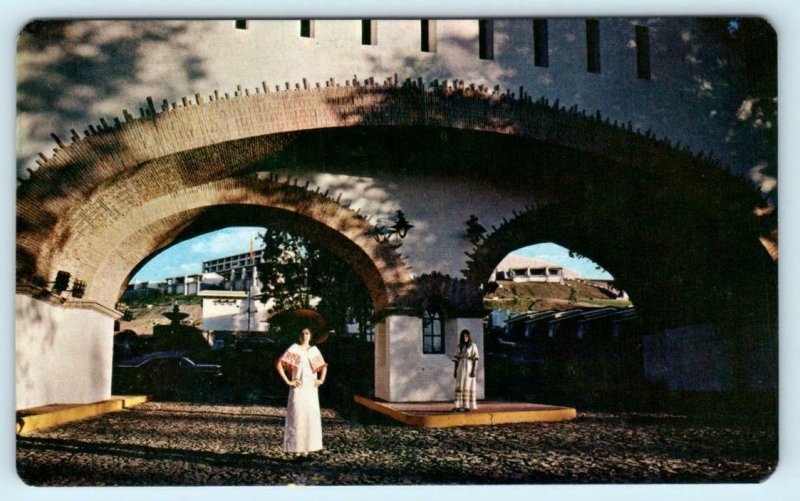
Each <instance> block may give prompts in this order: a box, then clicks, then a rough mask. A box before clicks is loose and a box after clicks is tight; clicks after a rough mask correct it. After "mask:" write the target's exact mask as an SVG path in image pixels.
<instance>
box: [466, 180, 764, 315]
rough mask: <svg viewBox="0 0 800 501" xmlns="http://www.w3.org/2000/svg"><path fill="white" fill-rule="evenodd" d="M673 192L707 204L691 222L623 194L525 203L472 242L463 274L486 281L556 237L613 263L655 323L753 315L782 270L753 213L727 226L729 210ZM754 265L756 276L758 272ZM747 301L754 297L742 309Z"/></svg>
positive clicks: (620, 282)
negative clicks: (611, 201)
mask: <svg viewBox="0 0 800 501" xmlns="http://www.w3.org/2000/svg"><path fill="white" fill-rule="evenodd" d="M616 195H618V194H616ZM616 195H615V196H616ZM677 198H678V200H677V202H675V210H678V209H679V208H683V209H684V210H686V211H701V213H700V214H697V216H698V217H700V222H699V223H698V224H687V223H686V220H684V219H682V217H681V216H682V214H677V215H676V216H675V217H667V218H659V219H655V218H654V217H653V215H652V213H650V211H648V210H647V209H648V207H647V205H648V203H647V202H643V201H642V200H640V199H627V200H626V199H625V197H624V196H622V197H619V198H617V200H618V203H617V204H615V205H614V206H606V205H604V204H603V203H602V202H601V201H595V202H592V201H587V200H585V199H583V200H573V201H560V202H558V203H551V204H545V205H541V206H539V207H533V208H532V207H528V208H525V209H524V210H523V211H521V212H518V213H516V214H515V215H514V217H512V218H511V219H510V220H506V221H505V222H504V223H503V224H501V225H500V226H499V227H493V228H492V231H491V233H489V234H488V235H486V236H485V237H484V238H483V239H482V240H481V241H480V242H479V243H478V244H477V245H476V246H475V248H474V249H473V251H472V252H470V253H469V261H468V264H467V269H465V270H464V275H465V277H466V279H467V281H468V282H470V283H471V284H473V286H474V287H481V286H482V285H483V284H486V282H487V281H488V280H489V277H490V275H491V273H492V271H493V270H494V268H495V266H496V265H497V263H499V262H500V261H501V260H502V259H503V258H504V257H505V256H506V255H507V254H508V253H510V252H512V251H514V250H516V249H519V248H521V247H525V246H528V245H532V244H535V243H542V242H554V243H557V244H559V245H562V246H563V247H566V248H569V249H570V250H572V251H575V252H578V253H579V254H581V255H584V256H585V257H587V258H589V259H591V260H592V261H594V262H596V263H598V264H600V265H602V266H603V267H604V268H605V269H607V270H608V271H610V272H611V273H612V274H613V276H614V277H615V283H616V284H617V286H618V288H620V289H623V290H625V291H626V292H628V293H629V295H630V297H631V299H632V300H633V301H634V303H635V305H636V307H637V311H639V312H640V313H641V316H642V317H644V318H646V319H647V321H648V323H649V325H650V326H651V327H653V328H655V329H660V328H665V327H671V326H679V325H691V324H692V323H698V322H700V323H703V322H707V321H718V322H720V324H721V325H730V324H731V323H736V322H741V321H744V320H745V319H747V320H748V321H750V322H753V321H757V318H756V317H757V316H758V315H759V314H762V315H763V314H764V312H765V311H769V310H770V309H771V308H772V307H774V306H775V305H774V304H772V302H771V301H770V300H769V299H768V298H771V297H772V295H773V294H774V292H772V293H769V292H768V291H770V290H771V289H770V286H774V285H775V283H774V282H772V281H771V280H776V279H777V276H776V274H775V263H774V262H773V261H772V260H771V259H770V257H769V255H768V254H767V252H765V250H764V248H763V247H762V246H761V244H760V242H759V241H758V240H757V239H756V238H755V237H754V234H755V233H756V232H757V230H756V228H754V226H755V225H754V222H753V221H750V224H747V222H746V220H745V221H737V223H738V225H739V226H738V227H736V229H735V230H731V229H730V228H729V227H728V225H729V224H732V221H730V220H729V219H730V218H731V215H730V214H727V213H725V212H722V213H719V212H718V211H717V208H708V207H703V205H704V204H705V202H706V201H704V200H695V201H694V202H693V203H691V205H690V206H689V207H683V205H682V204H684V203H689V202H688V199H686V198H684V197H677ZM667 212H669V211H667ZM753 220H755V218H753ZM723 228H725V229H724V230H723ZM731 246H734V247H735V251H734V250H732V249H731ZM754 270H759V271H757V272H755V271H754ZM754 272H755V273H757V274H758V276H759V277H760V278H759V279H757V280H753V273H754ZM764 272H766V273H765V274H763V275H762V273H764ZM770 277H771V279H770ZM765 278H766V280H764V279H765ZM747 303H750V304H753V306H754V307H753V308H752V309H748V308H745V310H744V311H743V310H742V308H741V305H742V304H747ZM737 305H738V308H737ZM756 305H758V306H756ZM765 306H766V309H765ZM748 317H749V318H748Z"/></svg>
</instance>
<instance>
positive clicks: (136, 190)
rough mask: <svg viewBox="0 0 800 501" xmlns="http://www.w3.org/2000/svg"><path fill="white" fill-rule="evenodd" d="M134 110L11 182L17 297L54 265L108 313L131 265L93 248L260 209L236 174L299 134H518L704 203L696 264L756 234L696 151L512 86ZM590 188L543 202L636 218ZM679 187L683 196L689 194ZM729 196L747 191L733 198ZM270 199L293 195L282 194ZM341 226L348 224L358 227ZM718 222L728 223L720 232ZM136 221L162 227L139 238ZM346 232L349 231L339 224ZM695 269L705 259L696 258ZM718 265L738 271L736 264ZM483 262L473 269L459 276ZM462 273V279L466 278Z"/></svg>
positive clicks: (723, 181) (293, 93)
mask: <svg viewBox="0 0 800 501" xmlns="http://www.w3.org/2000/svg"><path fill="white" fill-rule="evenodd" d="M139 114H140V117H139V118H134V117H133V116H132V115H131V114H130V113H128V112H127V111H124V112H123V119H122V120H118V119H115V120H113V122H114V123H113V124H109V123H107V122H106V121H105V120H101V122H100V124H99V125H97V126H95V125H90V126H89V127H88V129H87V130H85V131H84V135H83V136H81V135H80V134H79V133H78V132H77V131H75V130H73V131H72V143H71V144H66V143H64V142H63V141H62V140H61V139H60V138H58V137H56V136H54V139H55V140H56V142H57V144H58V147H57V148H56V149H55V150H54V154H53V155H52V156H51V157H49V158H48V157H47V156H45V155H41V159H40V161H39V165H40V167H39V169H37V170H35V171H31V176H30V178H28V179H25V180H21V181H20V185H19V186H18V190H17V195H18V204H17V285H18V290H22V289H25V287H26V285H27V284H28V283H29V282H30V280H31V279H32V277H35V276H42V277H46V278H47V279H52V278H53V277H54V276H55V272H56V270H59V269H67V270H70V271H71V273H73V275H75V276H81V277H84V276H85V277H87V280H88V282H89V283H88V289H87V297H90V298H91V297H94V298H96V300H98V301H100V302H101V304H104V305H105V306H109V307H110V306H111V305H112V304H113V300H114V299H115V297H114V296H115V295H116V294H118V290H119V286H120V281H122V280H124V278H125V276H127V274H128V273H129V271H130V270H131V269H133V267H134V266H136V263H134V262H132V261H131V260H129V259H127V258H126V259H122V258H118V257H115V256H113V255H110V254H103V255H102V256H98V252H99V251H98V250H97V249H99V248H102V247H103V246H104V245H108V243H109V242H112V243H114V244H112V245H116V242H126V241H127V240H126V239H128V238H132V237H131V235H134V234H135V235H137V237H136V238H137V241H144V240H149V241H150V242H151V243H150V247H149V250H143V251H142V252H141V253H140V254H139V259H143V258H145V257H146V256H148V255H150V253H151V252H152V251H153V250H155V249H158V248H162V247H164V246H165V245H166V244H167V243H168V242H169V238H168V237H167V235H169V234H171V232H173V234H174V232H175V231H177V230H179V229H180V228H182V226H183V225H186V224H189V223H190V222H191V221H192V220H193V219H192V218H193V217H194V212H193V211H199V210H202V209H203V208H204V207H209V206H213V205H230V204H239V203H244V204H255V205H260V204H261V205H265V206H268V207H271V205H270V203H272V202H271V201H269V200H261V201H257V199H259V197H260V196H265V197H267V198H268V195H265V193H266V192H261V193H260V192H258V190H253V189H251V188H250V187H247V186H243V185H242V182H241V179H240V178H238V177H237V176H240V175H242V174H243V173H245V172H250V171H252V170H254V169H253V167H254V165H256V164H258V163H259V162H263V161H264V160H265V159H269V158H271V157H273V156H275V155H279V154H280V153H281V152H282V151H284V150H286V149H287V148H288V147H290V146H291V144H292V141H293V139H294V136H293V135H294V134H297V133H300V132H302V131H311V130H325V129H347V128H357V127H362V128H363V127H387V126H390V127H406V128H408V127H414V128H420V129H426V128H430V129H431V130H433V129H442V128H450V129H459V130H468V131H473V132H476V133H489V134H494V135H496V136H505V137H518V138H522V139H525V140H532V142H531V144H533V145H535V144H549V145H557V146H559V147H563V148H566V149H569V150H571V151H575V152H578V153H579V154H580V155H584V156H586V157H590V158H593V159H595V161H597V162H605V163H607V164H609V165H611V164H613V165H617V166H622V168H617V172H624V175H626V176H629V177H632V178H636V177H641V178H642V180H638V179H637V180H636V182H635V183H634V184H635V187H636V188H637V189H640V190H643V191H641V192H640V195H641V193H644V194H645V196H644V197H645V198H647V199H649V200H652V201H654V203H665V204H667V205H669V206H673V207H675V208H677V209H679V208H680V207H681V206H682V204H683V203H684V202H685V201H687V200H695V198H694V197H698V198H696V200H705V201H707V202H708V203H707V204H706V205H707V206H708V207H710V208H711V209H713V210H705V209H703V210H705V212H704V213H703V215H704V217H706V219H704V218H702V217H701V218H694V219H695V220H697V221H701V223H700V224H704V223H705V222H708V220H709V218H710V220H711V221H712V223H713V225H714V227H717V223H719V225H723V224H728V225H729V226H727V227H735V228H737V230H736V235H730V234H723V232H722V231H717V232H716V233H715V236H716V237H722V238H721V239H720V238H716V239H714V238H712V239H710V240H709V241H708V243H704V244H703V247H702V249H700V251H699V254H702V255H703V256H706V257H708V256H710V255H711V254H709V252H711V251H713V249H716V248H718V247H717V246H716V244H713V242H714V241H719V242H721V243H720V245H722V246H723V247H724V246H729V245H731V244H732V242H734V243H735V242H739V241H740V237H741V236H742V235H749V236H750V237H751V238H752V237H753V232H754V231H755V233H758V228H755V230H754V228H753V225H754V224H755V223H753V222H752V221H751V222H747V221H745V223H744V224H742V222H741V220H745V219H746V218H747V217H748V216H747V215H748V213H750V214H752V208H753V207H754V206H756V205H757V204H758V201H759V200H758V196H757V195H756V194H755V192H754V191H753V190H752V189H751V187H750V186H745V182H744V181H742V180H734V179H733V176H730V175H728V174H727V173H725V172H724V171H723V170H722V169H720V168H719V165H718V164H716V163H715V162H714V161H713V160H712V159H710V158H706V156H705V155H704V154H702V153H700V154H693V153H691V152H689V151H688V150H686V149H681V148H680V145H672V144H670V142H669V141H668V140H666V139H658V138H655V137H653V136H652V134H651V133H650V132H649V131H645V132H643V133H642V132H641V131H634V130H632V127H631V126H630V124H627V125H621V124H617V123H613V124H612V123H609V122H608V121H607V120H604V119H603V117H602V116H601V115H600V113H599V112H598V113H596V114H594V115H590V114H586V113H585V112H582V111H579V110H577V109H575V108H571V109H565V108H563V107H559V106H558V103H553V104H550V103H548V102H547V101H545V100H543V99H540V100H538V101H534V100H533V99H531V97H530V96H528V95H527V94H526V93H525V92H524V90H523V89H520V93H519V94H518V95H517V96H512V95H510V94H500V93H498V92H496V91H490V90H489V89H487V88H485V87H474V86H465V85H464V84H463V82H456V83H454V84H453V85H448V83H447V82H443V83H441V84H440V83H439V82H432V83H431V84H430V86H429V88H428V89H425V88H424V86H423V82H422V81H421V80H417V81H412V80H408V81H406V82H405V83H403V84H402V85H400V84H398V82H396V81H392V80H388V81H385V82H384V83H383V84H377V83H375V82H374V81H373V80H372V79H368V80H366V81H364V82H363V83H362V82H359V81H358V80H355V79H354V80H353V81H352V82H346V85H345V86H338V85H336V84H335V83H334V82H326V84H325V86H322V85H317V86H314V87H311V86H309V85H307V83H306V82H304V83H303V85H302V86H301V85H297V86H296V88H295V89H294V90H290V89H289V86H288V85H287V89H286V90H284V91H280V92H273V91H271V89H269V88H268V86H267V85H266V84H263V85H262V87H260V88H257V89H253V91H251V90H250V89H244V90H243V89H241V88H239V89H238V90H237V91H236V92H235V93H234V95H232V96H229V95H228V94H225V95H224V96H221V95H220V94H219V93H217V92H215V94H214V95H212V96H210V97H209V99H208V100H206V99H204V98H203V97H202V96H200V95H196V96H194V98H193V99H189V98H183V99H182V100H180V101H178V102H173V103H169V102H167V101H166V100H165V101H164V102H163V103H162V105H161V107H160V110H157V109H156V106H155V104H154V102H153V100H152V99H150V98H148V106H147V108H144V109H141V110H140V113H139ZM534 148H535V146H534ZM531 149H533V148H531ZM576 172H577V171H576ZM573 174H575V172H573ZM592 179H596V178H592V176H591V175H586V174H585V173H583V172H581V173H580V174H579V175H577V176H576V177H575V178H573V179H572V181H573V182H576V183H579V184H580V190H577V191H579V192H581V193H583V194H584V197H583V198H582V201H583V203H582V204H578V203H577V202H574V201H572V202H570V201H569V197H570V196H571V194H567V193H558V194H556V195H555V198H556V199H557V200H558V202H559V203H558V204H557V205H555V207H561V208H562V209H563V210H565V211H577V212H578V213H579V214H580V213H581V211H589V212H592V211H598V210H599V211H601V212H603V211H606V212H605V214H607V215H608V217H609V218H608V220H609V221H616V220H618V218H617V219H615V218H614V217H613V214H614V213H624V212H625V211H630V212H631V213H634V212H637V211H638V208H637V204H638V201H637V200H636V199H635V198H636V196H635V195H631V193H628V194H627V197H628V198H625V196H622V195H621V196H616V195H615V197H616V198H612V199H609V198H608V197H605V198H604V197H600V198H599V199H600V201H601V202H602V203H600V202H598V201H597V200H595V199H593V198H592V197H590V196H589V195H588V193H590V192H591V190H592V189H593V186H592V185H591V183H592ZM685 187H689V190H688V192H687V191H685ZM265 189H266V188H265ZM594 189H596V187H594ZM301 192H302V190H301ZM259 193H260V194H259ZM687 193H688V194H689V195H688V196H687ZM742 194H745V195H747V196H745V197H743V198H741V199H737V198H736V197H738V196H741V195H742ZM283 196H285V197H287V199H291V198H292V195H290V194H289V193H284V194H283ZM206 197H207V200H205V198H206ZM319 200H320V204H321V205H320V207H322V206H325V207H327V206H329V204H327V203H322V202H321V200H322V199H321V198H320V199H319ZM275 203H277V202H275ZM298 204H299V202H298ZM604 204H605V205H604ZM279 205H280V204H279ZM695 205H696V204H695ZM701 205H702V204H701ZM609 206H613V207H609ZM299 207H304V208H303V209H302V210H305V211H307V212H308V213H313V212H314V211H315V210H317V209H316V202H315V203H311V204H310V205H308V206H302V205H296V206H294V207H288V206H281V207H280V208H282V209H286V210H289V211H300V212H302V210H300V209H299ZM700 209H702V207H700ZM701 212H702V211H701ZM654 214H655V211H653V212H652V214H644V216H643V217H641V218H637V219H636V221H637V222H641V221H648V218H652V216H653V215H654ZM584 216H586V214H584ZM331 217H332V216H331ZM353 217H354V218H355V219H354V221H355V220H357V219H358V217H357V216H353ZM565 218H566V216H565V215H564V213H562V215H561V216H559V217H556V218H555V219H554V220H556V221H565V220H566V219H565ZM730 218H734V219H736V221H733V224H732V225H731V224H730V223H731V222H732V221H731V219H730ZM312 219H314V217H312ZM594 219H595V218H593V217H585V218H584V219H583V220H581V221H575V225H576V227H583V228H584V229H585V231H586V232H588V233H586V234H588V235H591V234H592V227H587V226H586V225H585V224H583V225H581V224H580V223H581V222H585V221H591V220H594ZM750 219H753V218H752V216H750ZM314 220H317V221H319V222H321V223H323V224H326V225H327V226H328V227H330V228H337V226H336V225H337V224H338V223H336V222H331V221H328V220H326V219H325V218H324V217H321V218H320V219H314ZM326 221H327V222H326ZM651 222H652V221H651ZM657 222H660V221H657ZM148 225H150V226H149V227H150V228H158V227H160V226H163V228H164V229H163V230H161V229H159V230H158V231H155V230H154V229H151V230H149V231H148V230H147V229H146V228H147V227H148ZM356 227H359V225H353V226H352V228H356ZM367 227H368V223H367V222H366V221H364V222H362V223H360V230H365V228H367ZM719 227H720V228H722V226H719ZM638 228H639V229H640V230H644V231H640V232H639V233H634V232H626V233H625V235H626V236H625V238H624V241H625V242H627V244H628V245H629V246H630V247H631V248H632V249H643V253H644V254H647V255H654V256H655V255H658V253H659V251H661V250H662V249H664V248H665V247H664V245H663V244H664V242H663V241H650V239H649V237H648V232H647V231H646V229H644V228H642V227H641V226H638ZM665 228H668V229H670V230H669V231H672V230H681V225H680V224H679V223H675V224H672V223H670V224H668V225H666V226H665ZM345 229H347V228H338V229H337V231H340V232H343V231H345ZM695 230H697V228H695ZM348 231H349V230H348ZM354 231H355V230H354ZM137 232H139V233H137ZM662 233H664V235H665V237H664V238H667V239H668V238H669V236H668V235H669V234H668V232H662ZM677 234H680V235H682V237H680V238H681V239H682V240H681V241H683V242H689V241H692V240H693V239H695V235H694V233H682V232H681V231H679V232H678V233H677ZM362 237H363V235H362ZM362 237H358V238H357V237H356V236H355V234H354V235H351V236H349V237H348V239H349V240H350V241H353V242H357V244H356V245H357V246H358V247H360V248H361V249H363V250H364V252H365V253H366V254H367V255H370V256H371V257H374V258H375V259H378V254H379V253H378V252H377V251H376V250H375V249H372V248H371V247H370V245H372V244H370V243H369V242H367V240H369V239H366V238H362ZM712 244H713V245H712ZM582 247H584V246H583V245H579V246H576V247H575V248H576V249H580V248H582ZM625 250H626V249H621V248H617V249H616V252H617V253H616V254H615V256H616V258H615V257H614V256H612V257H610V258H609V259H610V260H609V259H606V260H602V262H604V263H606V264H608V265H609V266H612V267H613V265H612V262H613V260H614V259H618V260H621V261H624V259H625V258H624V257H623V256H625ZM628 250H630V249H628ZM481 252H482V251H481ZM675 252H678V251H675ZM589 254H591V252H589V253H587V255H589ZM488 255H491V256H494V254H493V253H491V252H490V253H489V254H488ZM673 255H674V252H673ZM749 255H750V254H748V256H749ZM98 257H100V259H98ZM384 259H386V258H385V257H384ZM492 259H494V257H492ZM704 259H705V258H704ZM120 260H121V261H120ZM116 261H118V262H117V264H120V265H122V263H123V262H124V263H125V264H124V265H123V268H125V270H124V272H123V271H119V272H117V274H122V275H120V276H118V277H116V274H113V273H111V274H110V275H114V276H115V277H116V278H115V280H116V283H105V282H106V281H107V280H110V279H106V278H103V277H102V276H101V275H98V274H97V271H98V269H99V268H100V267H101V266H102V267H103V269H104V270H107V269H110V266H111V264H110V263H112V262H116ZM389 261H391V263H389ZM389 261H386V262H385V264H377V265H376V266H377V267H379V268H380V267H381V266H388V268H386V269H383V270H382V271H381V273H383V274H384V280H383V282H384V284H385V285H386V286H387V287H389V288H391V287H395V286H394V285H391V284H392V282H393V280H397V281H398V285H397V286H396V287H395V288H402V287H405V284H406V282H407V281H408V279H407V276H406V271H405V268H404V265H402V264H401V263H400V260H399V259H395V260H393V261H392V260H389ZM696 262H697V263H698V264H705V262H704V261H703V259H700V260H697V261H696ZM98 263H100V264H98ZM712 264H713V263H712ZM728 264H729V265H731V266H734V267H735V266H740V265H741V263H740V262H731V263H728ZM392 266H394V267H395V268H393V269H392ZM485 266H486V264H481V265H474V266H471V269H473V268H474V269H478V268H481V267H485ZM623 267H624V266H623ZM717 268H718V267H714V269H717ZM615 271H616V272H617V273H619V272H620V270H615ZM623 273H624V272H623ZM468 275H470V276H471V277H472V278H474V277H475V273H474V270H473V271H472V272H469V273H468ZM362 276H363V275H362ZM390 277H394V278H390ZM652 278H653V279H655V280H657V281H661V282H664V283H668V282H669V280H670V278H669V277H665V276H659V275H658V274H654V276H653V277H652ZM112 282H113V281H112ZM667 288H669V287H667ZM378 296H380V294H378V292H377V291H373V297H376V298H377V297H378ZM386 297H387V298H388V299H387V301H388V302H389V303H391V302H392V300H391V298H392V297H393V296H392V293H387V296H386Z"/></svg>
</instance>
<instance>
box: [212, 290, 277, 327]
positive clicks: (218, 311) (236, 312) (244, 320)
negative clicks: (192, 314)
mask: <svg viewBox="0 0 800 501" xmlns="http://www.w3.org/2000/svg"><path fill="white" fill-rule="evenodd" d="M231 301H232V302H231ZM252 305H253V308H252V309H253V310H255V311H252V312H251V313H250V316H249V322H250V325H249V327H248V314H247V309H248V300H247V299H231V298H224V299H221V300H220V298H203V330H205V331H261V332H266V331H267V330H268V329H269V323H267V322H266V318H267V308H268V306H269V305H268V304H262V303H261V302H260V301H258V300H253V301H252Z"/></svg>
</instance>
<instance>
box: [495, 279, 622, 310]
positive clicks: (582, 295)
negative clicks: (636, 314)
mask: <svg viewBox="0 0 800 501" xmlns="http://www.w3.org/2000/svg"><path fill="white" fill-rule="evenodd" d="M498 284H499V287H498V288H497V290H496V291H495V292H493V293H492V294H487V295H486V297H485V298H484V304H485V305H486V307H487V308H490V309H502V310H509V311H516V312H522V311H529V310H534V311H544V310H569V309H573V308H598V307H602V306H620V307H624V306H629V305H630V304H631V303H630V301H620V300H616V299H615V298H614V296H613V295H612V294H611V293H609V292H608V291H605V290H603V289H601V288H599V287H596V286H594V285H591V284H587V283H584V282H579V281H576V280H566V281H565V284H564V285H560V284H554V283H543V282H511V281H507V280H500V281H498Z"/></svg>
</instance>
